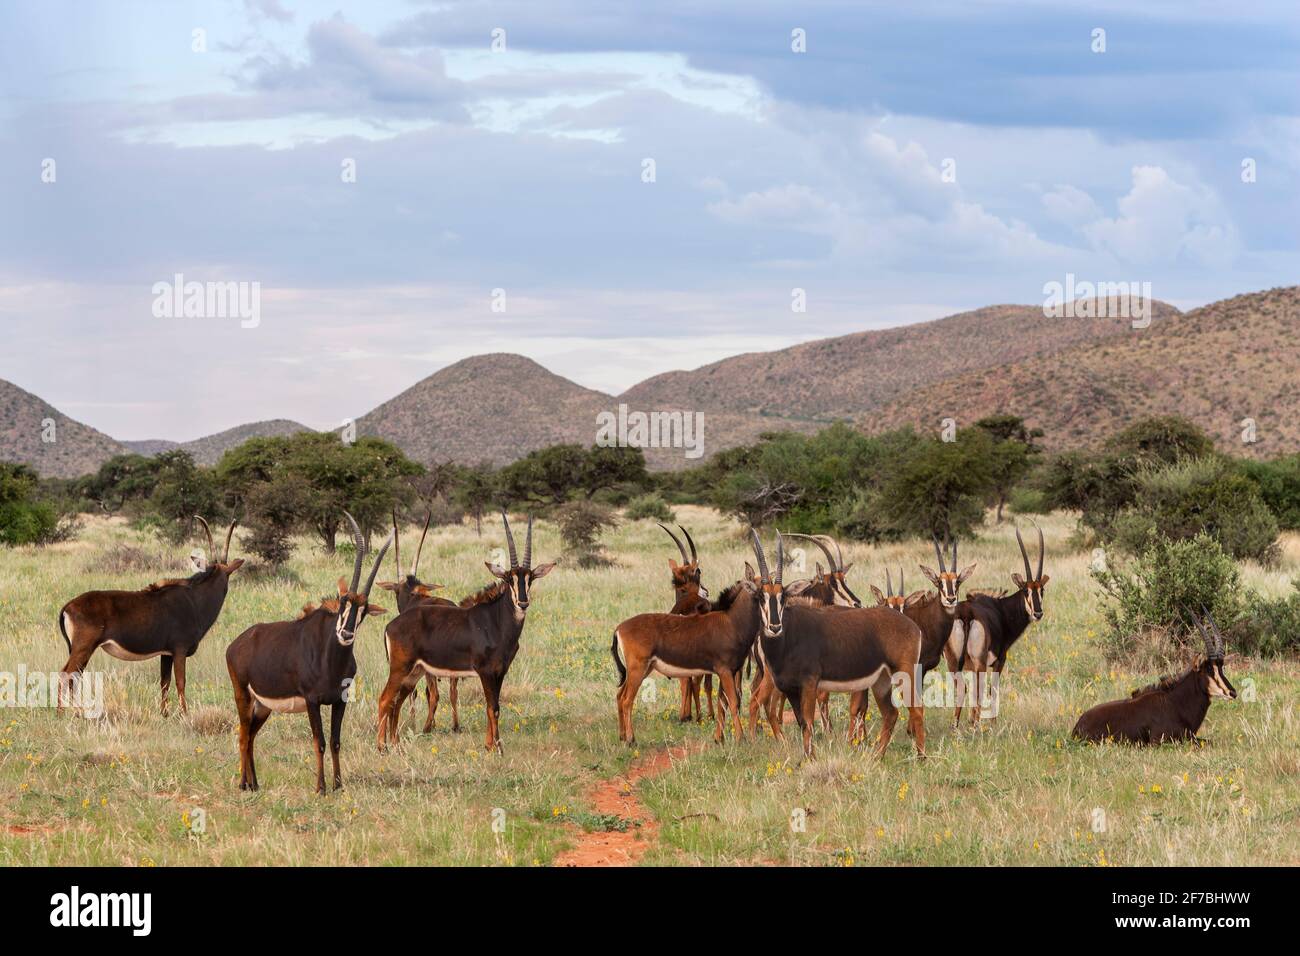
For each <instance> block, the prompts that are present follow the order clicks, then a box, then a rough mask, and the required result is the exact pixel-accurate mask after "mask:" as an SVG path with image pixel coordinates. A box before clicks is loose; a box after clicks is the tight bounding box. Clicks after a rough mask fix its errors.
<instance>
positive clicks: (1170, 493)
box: [1114, 457, 1278, 563]
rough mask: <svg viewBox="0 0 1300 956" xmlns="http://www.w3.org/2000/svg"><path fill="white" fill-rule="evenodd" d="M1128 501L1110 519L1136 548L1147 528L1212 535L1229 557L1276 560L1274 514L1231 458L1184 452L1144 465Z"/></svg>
mask: <svg viewBox="0 0 1300 956" xmlns="http://www.w3.org/2000/svg"><path fill="white" fill-rule="evenodd" d="M1134 482H1135V485H1136V493H1135V495H1134V499H1133V503H1132V505H1130V507H1129V508H1128V509H1127V510H1126V511H1125V512H1124V514H1123V515H1122V516H1121V517H1120V518H1119V520H1117V521H1116V523H1115V529H1114V530H1115V540H1116V543H1117V544H1118V545H1119V546H1120V547H1122V548H1124V549H1125V550H1127V551H1129V552H1132V553H1136V552H1137V551H1139V550H1140V549H1141V548H1142V547H1144V546H1145V544H1146V542H1147V540H1148V539H1149V537H1150V535H1151V533H1152V532H1155V533H1157V534H1159V535H1160V536H1162V537H1165V538H1171V539H1175V540H1186V539H1188V538H1192V537H1194V536H1196V535H1198V534H1205V535H1208V536H1209V537H1211V538H1213V539H1214V540H1215V541H1216V542H1218V544H1219V545H1220V546H1221V547H1222V548H1223V550H1224V551H1225V552H1227V553H1228V554H1229V555H1231V556H1232V557H1234V558H1253V559H1254V560H1257V561H1261V562H1264V563H1271V562H1272V561H1275V560H1276V558H1277V554H1278V548H1277V543H1276V542H1277V531H1278V528H1277V520H1276V519H1275V518H1274V517H1273V515H1272V513H1271V512H1270V511H1269V510H1268V506H1267V505H1265V504H1264V501H1263V499H1262V498H1261V497H1260V495H1259V491H1258V488H1257V487H1256V485H1255V484H1254V483H1253V482H1251V481H1250V479H1248V478H1246V477H1245V475H1243V474H1242V473H1241V472H1240V471H1238V470H1237V468H1236V467H1235V466H1234V465H1233V463H1232V462H1230V461H1228V460H1226V459H1223V458H1217V457H1207V458H1184V459H1181V460H1179V461H1176V462H1174V463H1173V464H1162V465H1152V466H1144V467H1141V468H1139V469H1138V471H1137V472H1135V474H1134Z"/></svg>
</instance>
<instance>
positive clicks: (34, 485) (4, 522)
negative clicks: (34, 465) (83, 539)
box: [0, 462, 77, 545]
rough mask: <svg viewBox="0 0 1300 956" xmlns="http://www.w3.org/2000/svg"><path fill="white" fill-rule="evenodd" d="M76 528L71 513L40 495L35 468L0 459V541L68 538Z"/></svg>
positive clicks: (58, 539)
mask: <svg viewBox="0 0 1300 956" xmlns="http://www.w3.org/2000/svg"><path fill="white" fill-rule="evenodd" d="M76 529H77V522H76V518H75V516H74V515H73V514H72V513H71V512H69V511H68V510H67V509H66V507H65V506H64V505H63V504H61V503H56V502H54V501H51V500H49V499H48V498H46V497H44V495H43V493H42V489H41V482H40V478H39V476H38V475H37V474H36V472H35V471H33V470H32V469H31V468H29V467H28V466H27V465H21V464H16V463H12V462H0V544H7V545H16V544H51V543H53V542H55V541H63V540H66V539H67V538H70V537H71V536H72V534H73V533H74V532H75V531H76Z"/></svg>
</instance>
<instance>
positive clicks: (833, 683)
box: [817, 664, 889, 694]
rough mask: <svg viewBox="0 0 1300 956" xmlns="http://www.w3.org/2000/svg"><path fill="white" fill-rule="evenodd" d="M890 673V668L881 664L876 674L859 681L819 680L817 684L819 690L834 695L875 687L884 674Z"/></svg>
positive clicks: (860, 678) (861, 678)
mask: <svg viewBox="0 0 1300 956" xmlns="http://www.w3.org/2000/svg"><path fill="white" fill-rule="evenodd" d="M888 672H889V668H888V667H887V666H885V665H884V664H881V665H880V667H878V668H877V669H876V672H875V673H874V674H868V675H867V676H866V677H859V678H858V679H857V680H819V681H818V682H817V689H818V690H827V691H830V692H831V693H833V694H834V693H851V692H853V691H859V690H866V689H867V688H868V687H873V686H875V683H876V681H878V680H880V676H881V675H882V674H887V673H888Z"/></svg>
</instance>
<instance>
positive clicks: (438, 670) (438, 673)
mask: <svg viewBox="0 0 1300 956" xmlns="http://www.w3.org/2000/svg"><path fill="white" fill-rule="evenodd" d="M415 663H416V664H417V665H419V667H420V669H421V670H423V671H424V672H425V673H426V674H428V675H429V676H430V677H477V676H478V675H477V674H476V673H475V672H474V671H453V670H448V669H447V668H446V667H434V666H433V665H432V664H426V663H425V662H424V661H416V662H415Z"/></svg>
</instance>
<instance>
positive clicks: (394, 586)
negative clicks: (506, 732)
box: [378, 507, 460, 734]
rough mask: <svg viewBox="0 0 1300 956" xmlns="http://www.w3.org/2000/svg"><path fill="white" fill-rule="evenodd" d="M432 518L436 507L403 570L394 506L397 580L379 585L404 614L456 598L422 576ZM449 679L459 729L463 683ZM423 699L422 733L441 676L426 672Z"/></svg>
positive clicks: (429, 726)
mask: <svg viewBox="0 0 1300 956" xmlns="http://www.w3.org/2000/svg"><path fill="white" fill-rule="evenodd" d="M432 520H433V508H432V507H429V508H426V510H425V513H424V527H423V528H422V529H421V530H420V542H419V544H418V545H416V548H415V561H414V563H412V565H411V570H410V571H408V572H407V573H405V574H403V573H402V553H401V550H400V549H401V538H402V535H401V532H400V531H399V530H398V528H397V509H396V508H394V509H393V560H394V561H395V562H397V580H396V581H380V582H379V583H378V586H379V587H381V588H383V589H384V590H385V591H392V592H393V593H394V594H396V595H397V613H398V614H401V613H402V612H404V611H406V610H407V609H408V608H412V607H415V606H416V605H417V604H431V605H442V606H444V607H455V605H456V602H455V601H449V600H447V599H446V598H441V597H437V596H435V595H434V593H433V592H434V591H436V590H439V589H441V588H442V585H441V584H425V583H424V582H423V581H421V580H420V578H419V570H420V555H421V553H423V551H424V537H425V535H427V534H428V533H429V523H430V522H431V521H432ZM384 653H385V654H387V653H388V644H387V642H385V644H384ZM447 683H448V684H449V685H450V688H451V729H452V731H454V732H456V733H459V732H460V695H459V693H458V688H457V685H458V684H459V683H460V678H459V677H449V678H448V679H447ZM424 699H425V703H426V705H427V707H428V716H427V717H425V720H424V729H423V730H421V731H420V733H423V734H427V733H429V732H430V731H432V730H433V727H434V718H435V717H436V715H437V713H438V701H439V700H440V699H441V698H440V696H439V694H438V678H436V677H433V676H431V675H426V676H425V682H424Z"/></svg>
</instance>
